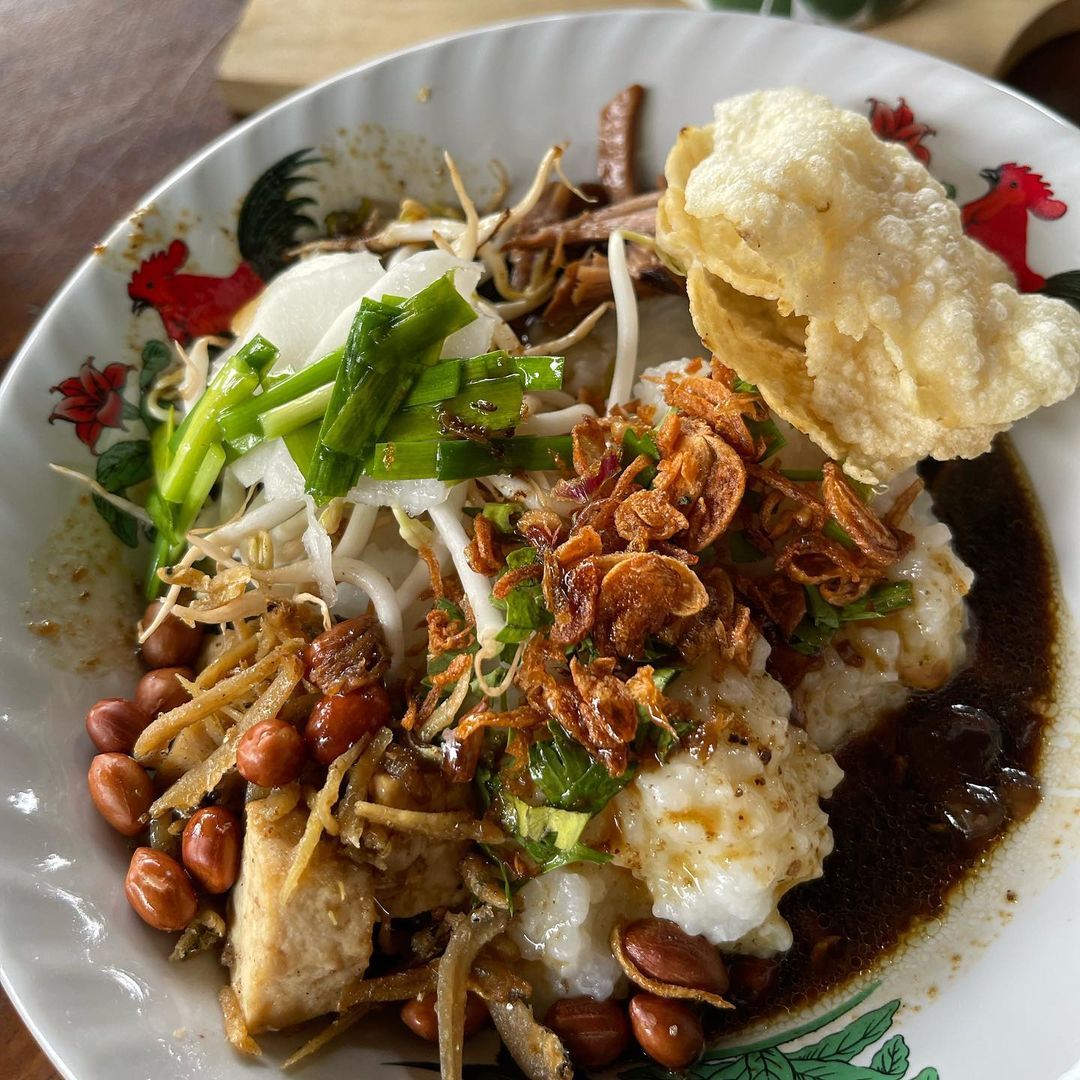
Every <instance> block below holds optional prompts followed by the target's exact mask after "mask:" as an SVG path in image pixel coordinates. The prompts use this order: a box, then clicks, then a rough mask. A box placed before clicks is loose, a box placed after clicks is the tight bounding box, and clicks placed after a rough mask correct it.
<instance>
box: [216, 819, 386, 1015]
mask: <svg viewBox="0 0 1080 1080" xmlns="http://www.w3.org/2000/svg"><path fill="white" fill-rule="evenodd" d="M246 818H247V831H246V834H245V836H244V853H243V862H242V866H241V871H240V877H239V879H238V881H237V883H236V888H235V890H234V892H233V902H232V916H231V920H230V929H229V941H230V946H231V952H232V960H231V966H232V987H233V989H234V990H235V991H236V996H237V999H238V1000H239V1003H240V1008H241V1010H242V1012H243V1014H244V1020H245V1022H246V1023H247V1026H248V1030H249V1031H251V1032H252V1033H258V1032H261V1031H271V1030H277V1029H280V1028H286V1027H290V1026H292V1025H293V1024H300V1023H303V1022H304V1021H306V1020H311V1019H313V1018H314V1017H317V1016H322V1015H324V1014H325V1013H328V1012H333V1011H335V1010H336V1009H337V1006H338V998H339V996H340V994H341V991H342V990H343V989H344V988H345V986H346V985H348V984H349V983H350V982H352V980H354V979H355V978H357V977H358V976H360V975H362V974H363V973H364V971H365V970H366V968H367V966H368V962H369V961H370V959H371V949H372V931H373V929H374V925H375V899H374V892H373V886H372V879H371V871H370V870H369V869H368V868H367V867H364V866H358V865H357V864H356V863H354V862H352V861H351V860H350V859H348V858H347V857H346V856H345V855H344V854H342V852H341V850H340V847H339V845H338V844H337V843H336V842H335V841H334V840H332V839H331V838H329V837H327V836H324V837H323V838H322V839H321V840H320V841H319V846H318V848H317V849H316V850H315V852H314V854H313V855H312V857H311V861H310V862H309V863H308V866H307V869H306V870H305V871H304V874H303V877H302V878H301V879H300V882H299V884H298V885H297V887H296V889H295V891H294V892H293V893H292V895H291V896H290V897H289V900H288V903H286V904H284V905H283V904H282V903H281V899H280V896H281V886H282V883H283V882H284V880H285V877H286V875H287V874H288V872H289V867H290V865H291V863H292V858H293V853H294V850H295V848H296V845H297V843H298V842H299V840H300V837H301V835H302V834H303V831H304V825H305V822H306V821H307V812H306V811H305V810H304V809H302V808H300V809H295V810H292V811H290V812H289V813H287V814H285V815H284V816H282V817H278V818H276V819H275V818H274V816H273V814H271V813H268V812H267V810H266V808H265V807H264V806H263V801H262V800H256V801H253V802H250V803H249V804H248V806H247V811H246Z"/></svg>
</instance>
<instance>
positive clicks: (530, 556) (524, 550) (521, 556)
mask: <svg viewBox="0 0 1080 1080" xmlns="http://www.w3.org/2000/svg"><path fill="white" fill-rule="evenodd" d="M488 505H489V506H490V505H491V504H490V503H489V504H488ZM538 558H539V556H538V555H537V554H536V548H534V547H529V546H528V545H526V546H524V547H519V548H514V550H513V551H511V552H509V553H508V554H507V556H506V565H507V566H508V567H509V568H510V569H511V570H520V569H521V567H523V566H532V564H533V563H534V562H536V560H537V559H538Z"/></svg>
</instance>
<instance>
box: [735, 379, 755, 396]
mask: <svg viewBox="0 0 1080 1080" xmlns="http://www.w3.org/2000/svg"><path fill="white" fill-rule="evenodd" d="M731 389H732V390H734V391H735V393H736V394H756V393H758V388H757V387H756V386H755V385H754V384H753V383H752V382H747V381H746V380H745V379H739V378H736V379H735V381H734V382H733V383H732V384H731Z"/></svg>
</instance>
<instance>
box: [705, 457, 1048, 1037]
mask: <svg viewBox="0 0 1080 1080" xmlns="http://www.w3.org/2000/svg"><path fill="white" fill-rule="evenodd" d="M922 475H923V479H924V480H925V481H926V484H927V487H928V488H929V490H930V492H931V494H932V495H933V499H934V506H935V508H936V511H937V514H938V516H939V517H940V518H941V519H942V520H943V521H945V522H946V523H947V524H948V525H949V527H950V528H951V529H952V531H953V538H954V543H955V547H956V550H957V552H958V553H959V555H960V557H961V558H962V559H963V560H964V561H965V562H966V563H967V564H968V566H970V567H971V568H972V569H973V570H974V571H975V584H974V586H973V587H972V590H971V593H970V594H969V597H968V600H969V611H970V615H971V623H972V627H971V639H970V654H969V663H968V666H967V667H966V668H965V669H964V670H963V671H961V672H960V673H959V674H958V675H957V676H956V677H955V678H954V679H953V680H952V681H951V682H950V683H949V684H948V685H947V686H945V687H944V688H943V689H941V690H938V691H934V692H932V693H921V694H915V695H913V696H912V697H911V699H910V700H909V702H908V704H907V705H906V706H905V708H904V709H903V710H901V711H900V712H899V714H898V715H896V716H894V717H892V718H891V719H889V720H888V721H886V722H885V723H884V724H883V725H882V726H880V727H879V728H877V729H876V730H875V731H873V732H872V733H869V734H868V735H866V736H864V737H862V738H860V739H858V740H856V741H853V742H852V743H850V744H848V745H847V746H846V747H844V748H843V749H842V750H841V751H840V752H839V753H838V755H837V760H838V761H839V763H840V765H841V766H842V767H843V769H844V772H845V774H846V776H845V779H844V781H843V782H842V784H841V786H840V787H839V788H838V789H837V791H836V793H835V795H834V796H833V798H832V799H831V800H830V801H829V802H828V803H827V804H826V807H827V809H828V812H829V819H830V822H831V824H832V829H833V835H834V837H835V845H836V846H835V850H834V852H833V854H831V855H830V856H829V857H828V858H827V859H826V860H825V874H824V877H822V878H819V879H818V880H817V881H813V882H810V883H808V884H805V885H800V886H799V887H798V888H796V889H793V890H792V891H791V892H790V893H788V895H787V897H786V898H785V899H784V901H783V902H782V903H781V905H780V910H781V913H782V914H783V915H784V916H785V918H787V920H788V921H789V923H790V924H791V928H792V931H793V932H794V936H795V943H794V946H793V948H792V949H791V950H790V952H789V953H788V954H786V955H785V956H784V957H783V959H782V960H780V961H779V963H777V964H775V965H772V964H770V965H769V966H767V967H766V966H761V965H757V966H755V965H754V964H753V962H751V964H750V966H749V967H748V968H747V970H746V971H744V972H742V973H739V972H738V971H737V970H735V971H733V978H734V980H735V983H736V986H735V987H734V989H736V990H738V991H739V993H740V994H741V995H742V999H743V1000H742V1003H741V1004H742V1005H743V1007H742V1008H740V1009H738V1010H736V1011H735V1014H736V1016H737V1017H738V1019H737V1021H736V1019H735V1016H732V1018H731V1020H727V1022H726V1025H725V1026H726V1027H731V1026H741V1025H742V1024H744V1023H746V1022H747V1021H749V1020H751V1019H755V1018H757V1017H760V1016H761V1015H763V1014H765V1013H769V1012H772V1011H773V1010H774V1009H778V1008H788V1007H793V1008H794V1007H798V1006H800V1005H803V1004H806V1003H807V1002H808V1001H810V1000H812V999H813V998H815V997H816V996H818V995H819V994H820V993H822V992H824V991H825V990H827V989H830V988H831V987H834V986H836V985H837V984H838V983H841V982H843V981H844V980H845V979H846V978H848V977H850V976H852V975H855V974H857V973H858V972H860V971H863V970H865V969H866V968H868V967H869V966H870V965H871V964H872V963H873V962H874V961H875V960H877V959H879V958H880V957H881V956H882V954H884V953H886V952H888V951H889V950H890V949H891V948H893V947H894V946H896V945H897V944H898V943H899V942H900V941H901V940H902V939H903V937H904V935H905V933H906V932H908V931H909V930H910V929H911V928H912V926H913V925H915V924H916V923H917V922H918V921H919V920H921V919H926V918H931V917H934V916H937V915H940V914H941V913H942V911H943V909H944V907H945V905H946V902H947V899H948V896H949V894H950V892H951V891H952V889H953V888H954V887H955V886H956V884H957V883H958V882H959V881H960V880H961V879H962V878H963V877H964V876H965V874H967V873H968V872H969V871H971V870H972V869H973V867H974V866H975V865H976V864H977V863H978V862H979V861H980V860H981V859H982V858H983V857H984V856H985V855H986V854H987V853H988V851H989V850H990V849H991V848H992V847H993V846H994V845H995V843H996V842H997V841H998V840H999V839H1000V838H1001V836H1002V835H1003V834H1004V833H1005V832H1006V831H1007V830H1008V827H1009V823H1010V822H1011V821H1015V820H1019V819H1021V818H1022V817H1024V816H1025V815H1026V814H1028V813H1030V811H1031V810H1032V809H1033V808H1034V806H1035V804H1036V802H1037V801H1038V788H1037V784H1036V782H1035V780H1034V779H1033V776H1032V774H1033V773H1034V772H1035V768H1036V766H1037V763H1038V758H1039V749H1040V742H1041V735H1042V729H1043V725H1044V714H1043V708H1044V707H1045V704H1046V703H1047V702H1048V701H1049V699H1050V695H1051V691H1052V689H1053V668H1052V664H1051V659H1050V648H1051V645H1052V644H1053V640H1054V635H1055V630H1056V614H1055V608H1054V595H1055V594H1054V577H1053V561H1052V555H1051V552H1050V550H1049V546H1048V544H1047V541H1046V540H1045V539H1044V537H1043V535H1042V532H1041V529H1040V520H1041V519H1040V515H1039V511H1038V509H1037V507H1036V506H1035V505H1034V502H1033V498H1032V496H1031V494H1030V493H1029V492H1028V489H1027V486H1026V482H1025V480H1024V477H1023V472H1022V469H1021V467H1020V466H1019V464H1018V462H1017V460H1016V458H1015V457H1014V454H1013V451H1012V449H1011V447H1010V446H1009V445H1008V443H1007V442H1005V441H1003V440H1002V439H999V440H998V441H997V443H996V444H995V447H994V449H993V451H992V452H991V453H989V454H986V455H984V456H983V457H981V458H979V459H977V460H976V461H954V462H948V463H945V464H939V463H930V464H929V465H927V466H924V467H923V469H922ZM740 975H741V977H740ZM725 1019H726V1018H725Z"/></svg>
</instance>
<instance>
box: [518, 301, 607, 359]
mask: <svg viewBox="0 0 1080 1080" xmlns="http://www.w3.org/2000/svg"><path fill="white" fill-rule="evenodd" d="M610 308H611V301H610V300H605V301H604V302H603V303H602V304H600V305H598V306H597V307H595V308H593V310H592V311H590V312H589V314H588V315H586V316H585V318H584V319H582V320H581V322H579V323H578V324H577V326H575V327H574V329H573V330H571V331H570V332H569V333H566V334H563V336H562V337H557V338H552V339H551V340H550V341H541V342H540V344H539V345H533V346H531V347H530V348H528V349H526V350H525V352H524V354H523V355H525V356H548V355H550V354H552V353H555V354H558V353H564V352H566V350H567V349H570V348H573V346H575V345H577V343H578V342H579V341H584V340H585V338H587V337H588V336H589V335H590V334H591V333H592V332H593V328H594V327H595V326H596V324H597V323H598V322H599V321H600V320H601V319H602V318H603V317H604V316H605V315H606V314H607V312H608V311H609V309H610Z"/></svg>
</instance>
